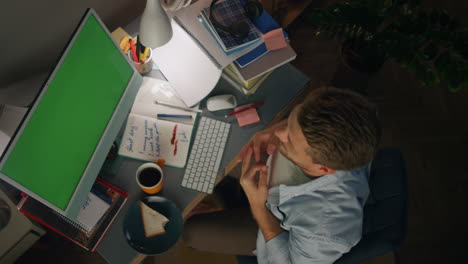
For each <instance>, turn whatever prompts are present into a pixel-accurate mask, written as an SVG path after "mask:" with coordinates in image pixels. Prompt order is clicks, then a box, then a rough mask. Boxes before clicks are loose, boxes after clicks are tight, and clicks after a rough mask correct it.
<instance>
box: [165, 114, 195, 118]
mask: <svg viewBox="0 0 468 264" xmlns="http://www.w3.org/2000/svg"><path fill="white" fill-rule="evenodd" d="M156 116H157V117H158V118H187V119H192V115H174V114H157V115H156Z"/></svg>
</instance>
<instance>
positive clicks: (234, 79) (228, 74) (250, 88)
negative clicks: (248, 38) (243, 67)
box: [221, 64, 273, 95]
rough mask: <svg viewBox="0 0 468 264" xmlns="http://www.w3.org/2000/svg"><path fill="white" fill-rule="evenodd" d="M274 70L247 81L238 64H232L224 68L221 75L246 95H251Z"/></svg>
mask: <svg viewBox="0 0 468 264" xmlns="http://www.w3.org/2000/svg"><path fill="white" fill-rule="evenodd" d="M272 72H273V71H269V72H267V73H264V74H262V75H260V76H258V77H255V78H253V79H250V80H248V81H245V80H244V79H243V78H242V75H241V74H240V73H239V71H238V70H237V68H236V66H235V65H234V64H230V65H228V66H227V67H226V68H224V70H223V72H222V74H221V77H222V78H223V79H225V80H226V81H227V82H228V83H230V84H231V85H232V86H233V87H234V88H237V89H238V90H239V91H241V92H243V93H244V94H245V95H251V94H253V93H255V91H257V89H258V87H260V85H261V84H262V83H263V82H264V81H265V80H266V79H267V78H268V76H270V74H271V73H272Z"/></svg>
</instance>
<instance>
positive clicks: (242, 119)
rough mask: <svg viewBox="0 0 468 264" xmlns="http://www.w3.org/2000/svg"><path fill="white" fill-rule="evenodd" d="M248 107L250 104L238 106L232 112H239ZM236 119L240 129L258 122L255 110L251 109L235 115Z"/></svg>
mask: <svg viewBox="0 0 468 264" xmlns="http://www.w3.org/2000/svg"><path fill="white" fill-rule="evenodd" d="M249 106H251V104H248V105H243V106H239V107H236V108H235V109H234V111H239V110H242V109H244V108H246V107H249ZM236 118H237V122H238V123H239V126H240V127H242V126H246V125H250V124H255V123H257V122H259V121H260V117H259V116H258V113H257V109H255V108H251V109H249V110H245V111H244V112H242V113H239V114H237V115H236Z"/></svg>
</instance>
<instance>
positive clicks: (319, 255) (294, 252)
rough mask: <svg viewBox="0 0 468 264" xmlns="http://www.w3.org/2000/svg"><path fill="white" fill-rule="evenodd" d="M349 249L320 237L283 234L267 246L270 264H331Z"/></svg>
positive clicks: (267, 256) (266, 254)
mask: <svg viewBox="0 0 468 264" xmlns="http://www.w3.org/2000/svg"><path fill="white" fill-rule="evenodd" d="M348 251H349V247H348V246H346V245H344V244H341V243H339V242H338V241H334V240H333V239H330V238H327V237H323V236H320V235H303V234H295V233H294V231H292V232H283V233H281V234H279V235H278V236H276V237H275V238H273V239H271V240H270V241H268V242H267V243H266V245H265V254H264V255H265V256H266V258H267V259H266V260H267V261H266V263H268V264H280V263H281V264H287V263H291V264H302V263H304V264H306V263H314V264H322V263H323V264H330V263H333V262H334V261H335V260H337V259H338V258H339V257H341V255H343V253H346V252H348Z"/></svg>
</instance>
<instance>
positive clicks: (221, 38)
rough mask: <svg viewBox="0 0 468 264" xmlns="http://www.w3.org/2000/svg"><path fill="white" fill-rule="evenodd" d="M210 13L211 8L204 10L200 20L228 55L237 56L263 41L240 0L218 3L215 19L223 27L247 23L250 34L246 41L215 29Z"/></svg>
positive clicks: (214, 10) (214, 13) (214, 14)
mask: <svg viewBox="0 0 468 264" xmlns="http://www.w3.org/2000/svg"><path fill="white" fill-rule="evenodd" d="M210 11H211V10H210V8H209V7H207V8H204V9H203V10H202V11H201V13H200V16H199V19H200V21H201V23H202V24H203V26H205V28H206V29H207V30H208V32H209V33H210V34H211V36H212V37H213V38H214V40H215V41H216V43H217V44H218V45H219V46H220V47H221V48H222V50H223V51H224V53H225V54H226V55H231V54H235V53H237V52H240V51H242V50H244V49H246V48H248V47H250V46H251V45H253V44H255V43H258V42H259V41H261V37H260V32H259V31H258V29H257V28H256V27H255V25H254V24H253V23H252V21H250V19H249V18H247V15H246V14H245V11H244V8H243V7H242V5H241V3H240V2H239V0H230V1H222V2H218V3H216V4H215V7H214V8H213V17H215V18H216V21H218V22H219V23H220V24H222V25H232V24H235V23H239V22H244V23H246V24H247V25H248V27H249V33H248V35H247V37H246V38H244V39H236V38H234V37H233V36H232V35H231V34H230V33H228V32H225V31H224V30H221V29H218V28H217V27H215V26H214V25H213V23H212V22H211V20H210Z"/></svg>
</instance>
